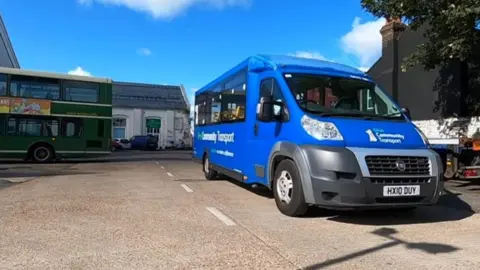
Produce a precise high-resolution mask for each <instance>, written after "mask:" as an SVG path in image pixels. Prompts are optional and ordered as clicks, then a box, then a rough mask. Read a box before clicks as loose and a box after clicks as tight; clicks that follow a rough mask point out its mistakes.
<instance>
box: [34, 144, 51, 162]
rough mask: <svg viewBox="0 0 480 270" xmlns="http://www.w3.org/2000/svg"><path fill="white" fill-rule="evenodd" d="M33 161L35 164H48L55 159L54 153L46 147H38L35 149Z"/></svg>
mask: <svg viewBox="0 0 480 270" xmlns="http://www.w3.org/2000/svg"><path fill="white" fill-rule="evenodd" d="M32 159H33V161H35V162H39V163H47V162H50V161H52V159H53V151H52V149H51V148H50V147H48V146H46V145H38V146H35V148H33V151H32Z"/></svg>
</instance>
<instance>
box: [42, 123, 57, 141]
mask: <svg viewBox="0 0 480 270" xmlns="http://www.w3.org/2000/svg"><path fill="white" fill-rule="evenodd" d="M44 124H45V129H44V136H47V137H57V136H58V120H57V119H51V120H46V121H45V122H44Z"/></svg>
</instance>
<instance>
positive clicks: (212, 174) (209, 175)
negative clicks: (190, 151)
mask: <svg viewBox="0 0 480 270" xmlns="http://www.w3.org/2000/svg"><path fill="white" fill-rule="evenodd" d="M203 173H204V174H205V178H206V179H207V180H215V179H217V175H218V173H217V171H215V170H214V169H212V168H211V165H210V157H209V156H208V154H205V158H203Z"/></svg>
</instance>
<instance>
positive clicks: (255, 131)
mask: <svg viewBox="0 0 480 270" xmlns="http://www.w3.org/2000/svg"><path fill="white" fill-rule="evenodd" d="M253 134H255V136H257V135H258V123H255V125H254V126H253Z"/></svg>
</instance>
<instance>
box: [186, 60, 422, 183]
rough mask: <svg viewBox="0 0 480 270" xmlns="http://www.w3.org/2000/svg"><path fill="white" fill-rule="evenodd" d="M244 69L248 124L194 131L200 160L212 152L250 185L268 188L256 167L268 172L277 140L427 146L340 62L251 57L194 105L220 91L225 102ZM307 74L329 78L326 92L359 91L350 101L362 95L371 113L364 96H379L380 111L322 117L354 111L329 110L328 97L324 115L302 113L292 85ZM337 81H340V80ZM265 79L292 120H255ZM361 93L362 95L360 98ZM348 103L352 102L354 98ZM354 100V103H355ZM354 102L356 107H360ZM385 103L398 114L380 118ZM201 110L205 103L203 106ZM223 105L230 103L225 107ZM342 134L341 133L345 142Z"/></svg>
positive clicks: (362, 77)
mask: <svg viewBox="0 0 480 270" xmlns="http://www.w3.org/2000/svg"><path fill="white" fill-rule="evenodd" d="M243 71H244V72H245V73H246V76H245V83H246V98H245V100H244V101H245V104H244V105H246V108H245V119H244V121H240V122H232V123H221V124H207V125H196V126H195V132H194V136H195V137H194V153H195V154H194V156H195V157H196V158H198V159H202V158H203V156H204V154H205V153H208V154H209V156H210V162H211V163H213V164H216V165H219V166H221V167H224V168H226V169H229V170H232V171H237V172H238V171H241V172H242V174H243V175H244V176H247V177H248V180H247V181H246V182H247V183H250V184H253V183H257V184H263V185H267V184H268V179H266V177H265V176H264V177H261V176H259V175H257V174H256V173H255V165H260V166H263V167H264V168H267V167H268V160H269V156H270V153H271V151H272V148H273V147H274V145H275V144H276V143H277V142H279V141H284V142H290V143H293V144H295V145H304V144H316V145H321V146H333V147H362V148H381V149H382V148H383V149H425V148H427V147H428V146H427V145H426V144H425V142H424V139H423V138H422V135H421V134H420V133H419V131H418V130H417V128H416V127H415V126H414V125H413V124H412V123H411V122H410V121H409V120H408V119H407V118H406V117H405V115H403V114H402V113H400V111H401V110H400V107H399V106H398V105H397V104H395V103H394V102H393V100H392V99H391V97H389V96H388V95H387V94H386V93H385V92H384V91H382V90H381V89H380V88H379V87H378V86H377V85H375V84H374V81H373V80H372V78H370V77H369V76H368V75H367V74H365V73H363V72H361V71H359V70H357V69H355V68H352V67H349V66H346V65H342V64H338V63H331V62H327V61H321V60H314V59H303V58H297V57H290V56H268V55H257V56H252V57H249V58H247V59H246V60H244V61H242V62H241V63H240V64H238V65H237V66H235V67H234V68H232V69H231V70H229V71H227V72H225V73H224V74H223V75H221V76H220V77H219V78H217V79H216V80H214V81H212V82H211V83H209V84H208V85H206V86H205V87H203V88H201V89H200V90H199V91H197V92H196V104H199V102H200V101H199V100H200V96H201V95H202V94H203V95H206V94H207V93H210V92H212V89H216V91H217V97H218V99H221V98H224V99H225V98H227V97H226V96H223V97H220V96H218V95H219V94H220V93H219V92H218V91H222V89H223V90H227V91H228V88H227V89H224V87H223V85H224V83H225V82H228V80H230V79H231V78H233V77H235V76H237V75H238V74H242V72H243ZM302 76H303V77H302ZM305 76H313V78H315V83H317V82H319V80H323V79H322V78H326V77H328V78H329V79H325V82H326V83H329V84H328V85H326V86H325V88H322V89H327V88H328V89H334V90H335V91H337V92H336V93H341V91H340V90H342V91H344V90H345V89H353V88H347V86H351V85H353V86H351V87H355V91H354V90H352V93H354V94H349V95H348V97H351V96H353V97H357V96H360V95H361V96H362V98H358V100H357V101H356V102H358V106H360V105H359V104H360V103H362V104H364V105H361V106H363V107H362V108H367V109H368V108H369V105H368V104H369V102H372V104H373V102H374V101H373V100H369V99H367V98H366V95H367V94H368V93H370V95H377V96H378V99H377V100H376V101H375V102H377V105H376V107H373V108H374V109H373V111H368V114H373V115H367V111H362V113H364V114H362V115H361V116H359V115H355V116H352V115H328V114H322V113H321V112H323V113H351V112H353V111H351V110H350V109H345V108H344V107H341V108H337V107H336V108H334V109H328V108H327V107H326V106H327V105H325V104H326V101H325V99H326V98H325V99H323V102H324V104H323V105H325V106H323V105H321V106H320V107H318V106H317V105H315V106H317V107H318V108H321V110H322V111H321V112H320V111H311V109H309V110H306V109H302V107H301V106H300V104H299V103H298V102H297V99H296V96H295V95H294V93H292V90H293V88H292V87H290V86H295V85H296V84H295V83H296V82H302V83H304V84H306V82H307V80H304V78H305ZM318 78H320V79H318ZM337 78H340V79H342V80H341V81H338V80H337ZM267 79H273V80H274V81H275V82H276V83H277V85H278V89H279V91H280V96H281V97H282V96H283V97H282V100H283V104H284V106H285V108H286V109H287V111H288V114H289V121H287V122H275V121H274V122H261V121H258V120H257V117H256V108H257V104H258V103H259V99H260V88H261V83H262V81H264V80H267ZM302 80H303V81H302ZM336 82H341V83H342V84H336ZM299 85H300V84H299ZM342 85H343V86H342ZM357 85H358V86H357ZM369 87H370V88H369ZM299 89H300V88H299ZM302 89H303V88H302ZM308 89H310V88H308ZM358 89H365V90H361V91H363V92H361V91H357V90H358ZM366 89H370V90H366ZM334 90H329V91H334ZM322 91H323V92H322V93H323V95H324V96H326V95H327V94H326V91H327V90H322ZM345 91H347V90H345ZM360 92H361V93H362V94H359V93H360ZM225 93H227V92H225ZM302 93H304V92H302ZM305 93H306V92H305ZM345 93H347V92H345ZM348 93H350V92H348ZM223 95H224V94H223ZM337 97H338V96H337ZM341 97H344V96H341ZM345 97H347V95H345ZM382 97H383V99H382ZM346 100H347V101H349V100H350V101H351V100H352V99H346ZM353 100H354V101H355V100H356V99H353ZM382 100H383V101H382ZM202 102H203V101H202ZM342 102H343V101H342ZM382 102H383V103H382ZM332 104H333V103H332ZM337 104H340V103H337ZM352 104H354V105H355V104H356V103H352ZM382 104H385V106H384V108H387V107H389V108H390V110H393V111H396V112H397V114H396V116H395V117H391V118H387V117H379V115H380V113H377V112H378V111H380V110H381V108H382V106H383V105H382ZM381 105H382V106H381ZM199 106H203V105H201V104H200V105H199ZM223 106H227V105H226V104H224V105H223ZM342 106H343V105H342ZM352 106H353V105H352ZM317 107H315V108H317ZM358 108H360V107H358ZM375 108H377V109H375ZM367 109H365V110H367ZM362 110H364V109H362ZM369 110H370V109H369ZM356 112H358V111H356ZM382 115H386V114H382ZM201 117H202V116H199V115H197V114H196V115H195V119H196V120H195V121H198V120H199V119H200V118H201ZM302 119H304V120H305V119H307V122H306V123H307V124H306V127H304V125H303V124H302V121H303V120H302ZM324 123H326V124H324ZM255 125H257V126H258V133H255V132H254V126H255ZM318 125H323V126H324V127H326V128H328V130H330V131H329V132H330V133H329V134H333V135H334V134H337V137H338V138H337V137H334V136H333V135H332V136H330V137H329V138H323V137H319V136H323V135H322V134H326V133H325V132H324V130H325V129H323V131H322V132H319V131H318V130H320V129H316V128H312V127H316V126H318ZM332 127H335V128H336V131H335V132H334V131H331V130H334V128H332ZM307 130H314V131H312V132H313V133H312V134H314V135H312V134H309V132H308V131H307ZM337 131H338V132H337ZM336 132H337V133H336ZM205 134H207V135H205ZM208 134H210V135H208ZM214 134H216V135H214ZM219 134H225V135H222V136H223V137H224V138H225V136H227V137H228V136H230V137H229V138H230V139H231V140H230V141H228V142H226V141H219V140H218V138H220V137H221V136H218V135H219ZM318 134H320V135H318ZM338 134H341V138H340V136H339V135H338ZM314 136H316V137H314ZM215 139H216V141H215ZM265 175H266V173H265Z"/></svg>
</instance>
